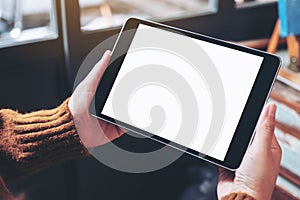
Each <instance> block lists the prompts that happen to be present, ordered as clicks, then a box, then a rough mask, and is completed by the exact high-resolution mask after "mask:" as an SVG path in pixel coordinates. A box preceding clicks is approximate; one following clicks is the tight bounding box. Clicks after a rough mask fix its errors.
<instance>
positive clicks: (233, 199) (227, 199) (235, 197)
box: [221, 192, 255, 200]
mask: <svg viewBox="0 0 300 200" xmlns="http://www.w3.org/2000/svg"><path fill="white" fill-rule="evenodd" d="M221 200H255V199H254V198H253V197H251V196H250V195H248V194H246V193H242V192H235V193H230V194H229V195H226V196H224V197H223V198H222V199H221Z"/></svg>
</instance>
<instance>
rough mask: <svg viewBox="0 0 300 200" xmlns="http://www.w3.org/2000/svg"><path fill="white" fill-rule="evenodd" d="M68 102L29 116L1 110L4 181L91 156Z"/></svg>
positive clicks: (0, 172) (0, 149) (0, 169)
mask: <svg viewBox="0 0 300 200" xmlns="http://www.w3.org/2000/svg"><path fill="white" fill-rule="evenodd" d="M68 101H69V99H67V100H66V101H65V102H63V103H62V104H61V105H60V106H59V107H57V108H55V109H52V110H41V111H37V112H32V113H28V114H20V113H18V112H16V111H13V110H9V109H3V110H0V176H1V177H2V178H3V179H4V180H5V181H11V180H14V179H17V178H19V177H21V176H24V175H28V174H30V173H32V172H36V171H38V170H40V169H43V168H46V167H49V166H52V165H55V164H58V163H60V162H63V161H66V160H70V159H74V158H77V157H80V156H83V155H87V154H88V151H87V150H86V149H85V148H84V146H83V145H82V144H81V141H80V138H79V136H78V134H77V132H76V129H75V125H74V122H73V119H72V115H71V113H70V111H69V108H68Z"/></svg>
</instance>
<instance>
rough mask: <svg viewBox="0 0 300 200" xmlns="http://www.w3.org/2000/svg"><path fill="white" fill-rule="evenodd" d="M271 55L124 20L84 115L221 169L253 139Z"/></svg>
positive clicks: (274, 63) (274, 64)
mask: <svg viewBox="0 0 300 200" xmlns="http://www.w3.org/2000/svg"><path fill="white" fill-rule="evenodd" d="M279 66H280V60H279V58H278V57H276V56H273V55H270V54H267V53H264V52H261V51H257V50H253V49H249V48H246V47H241V46H237V45H234V44H230V43H227V42H224V41H220V40H217V39H213V38H210V37H206V36H203V35H199V34H194V33H191V32H186V31H183V30H180V29H176V28H172V27H169V26H165V25H161V24H157V23H152V22H149V21H143V20H139V19H134V18H132V19H129V20H128V21H127V22H126V24H125V25H124V27H123V29H122V31H121V33H120V36H119V38H118V41H117V43H116V45H115V47H114V49H113V54H112V58H111V61H110V63H109V66H108V68H107V70H106V71H105V73H104V75H103V77H102V79H101V82H100V84H99V86H98V89H97V93H96V95H95V107H96V109H95V112H94V113H93V112H92V114H93V115H95V116H97V117H99V118H101V119H104V120H106V121H108V122H111V123H114V124H117V125H119V126H121V127H124V128H126V129H129V130H132V131H133V132H136V133H138V134H142V135H144V136H148V137H151V138H153V139H155V140H157V141H159V142H161V143H164V144H167V145H170V146H172V147H175V148H177V149H180V150H182V151H185V152H186V153H189V154H191V155H194V156H197V157H200V158H203V159H205V160H208V161H210V162H213V163H215V164H218V165H221V166H223V167H226V168H228V169H236V168H237V167H238V166H239V165H240V163H241V160H242V158H243V156H244V154H245V151H246V149H247V147H248V145H249V142H250V140H251V138H252V136H253V132H254V130H255V126H256V123H257V121H258V118H259V116H260V112H261V110H262V108H263V105H264V104H265V102H266V100H267V98H268V95H269V92H270V89H271V87H272V84H273V82H274V79H275V76H276V74H277V71H278V69H279Z"/></svg>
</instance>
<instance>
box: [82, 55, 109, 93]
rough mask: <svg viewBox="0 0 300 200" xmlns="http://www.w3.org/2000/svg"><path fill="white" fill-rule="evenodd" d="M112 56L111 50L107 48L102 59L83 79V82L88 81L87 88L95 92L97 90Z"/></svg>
mask: <svg viewBox="0 0 300 200" xmlns="http://www.w3.org/2000/svg"><path fill="white" fill-rule="evenodd" d="M110 57H111V51H109V50H106V51H105V53H104V54H103V56H102V58H101V60H100V61H99V62H98V63H96V64H95V66H94V67H93V69H92V70H91V71H90V72H89V74H88V75H87V76H86V78H85V79H84V80H83V82H86V84H84V85H85V86H86V87H87V88H86V89H87V90H88V91H89V92H90V93H92V94H94V93H95V92H96V89H97V87H98V84H99V82H100V80H101V78H102V75H103V73H104V71H105V69H106V67H107V65H108V62H109V60H110Z"/></svg>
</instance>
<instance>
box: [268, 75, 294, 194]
mask: <svg viewBox="0 0 300 200" xmlns="http://www.w3.org/2000/svg"><path fill="white" fill-rule="evenodd" d="M296 75H297V76H298V74H293V76H292V77H293V78H295V79H296ZM299 80H300V78H299ZM299 80H297V81H299ZM270 98H271V101H273V102H275V103H276V104H277V113H276V130H275V133H276V137H277V139H278V141H279V143H280V144H281V147H282V149H283V157H282V163H281V168H280V176H281V177H280V180H281V181H280V184H279V182H277V186H276V188H275V190H274V192H273V196H272V200H297V199H299V198H300V194H299V191H300V177H299V174H297V172H299V171H298V170H295V169H296V168H295V167H299V166H298V165H299V162H298V159H299V158H300V152H298V150H299V148H300V147H299V145H300V91H299V90H297V89H295V88H293V87H290V86H289V85H287V84H284V83H282V82H281V81H278V80H277V81H276V82H275V84H274V87H273V90H272V92H271V94H270ZM293 145H294V146H293ZM295 145H296V146H295ZM291 152H292V154H291ZM298 153H299V154H298ZM297 163H298V164H297ZM286 167H287V168H286ZM288 168H289V169H288ZM291 171H293V172H291ZM282 180H284V181H282ZM295 188H296V189H295ZM297 188H299V190H298V189H297Z"/></svg>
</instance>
